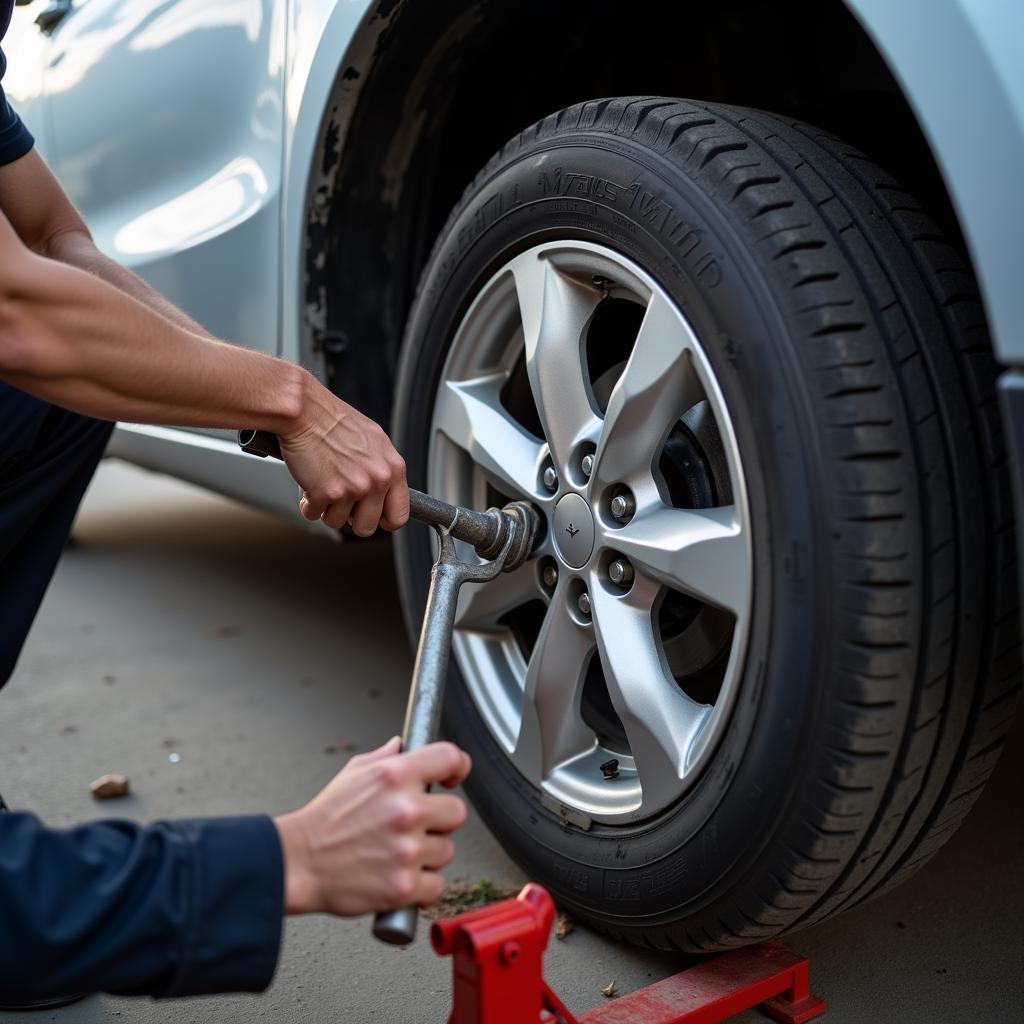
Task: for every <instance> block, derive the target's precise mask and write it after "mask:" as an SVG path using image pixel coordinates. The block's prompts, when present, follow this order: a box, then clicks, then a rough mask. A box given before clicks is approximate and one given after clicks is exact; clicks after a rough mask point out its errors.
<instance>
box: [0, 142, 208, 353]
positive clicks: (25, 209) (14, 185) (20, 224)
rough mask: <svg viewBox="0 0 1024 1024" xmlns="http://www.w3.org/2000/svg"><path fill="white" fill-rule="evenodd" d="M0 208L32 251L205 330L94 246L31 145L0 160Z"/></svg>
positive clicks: (194, 328)
mask: <svg viewBox="0 0 1024 1024" xmlns="http://www.w3.org/2000/svg"><path fill="white" fill-rule="evenodd" d="M0 211H3V213H4V214H5V215H6V216H7V218H8V220H10V222H11V227H13V228H14V230H15V232H16V233H17V235H18V237H19V238H20V239H21V240H22V242H24V243H25V245H26V247H27V248H29V249H30V250H31V251H32V252H34V253H36V254H37V255H39V256H46V257H48V258H49V259H52V260H58V261H59V262H61V263H67V264H69V265H70V266H73V267H78V268H79V269H80V270H86V271H88V272H89V273H90V274H95V275H96V276H97V277H101V278H103V280H104V281H106V282H107V283H108V284H112V285H113V286H114V287H115V288H117V289H118V290H120V291H122V292H124V293H125V294H127V295H131V296H132V297H133V298H136V299H138V300H139V301H140V302H142V303H144V304H145V305H147V306H149V308H150V309H152V310H155V311H156V312H157V313H159V314H160V315H161V316H165V317H167V319H168V320H170V321H171V322H172V323H175V324H177V325H178V326H179V327H184V328H185V330H186V331H191V332H192V333H193V334H199V335H202V336H203V337H209V336H210V335H209V332H208V331H207V330H206V329H205V328H204V327H202V326H200V325H199V324H197V323H196V322H195V320H193V319H192V318H191V317H189V316H187V315H186V314H185V313H183V312H182V311H181V310H180V309H178V307H177V306H175V305H174V303H172V302H169V301H168V300H167V299H165V298H164V297H163V296H162V295H161V294H160V293H159V292H157V291H155V290H154V289H153V288H151V287H150V286H149V285H148V284H146V282H145V281H143V280H142V278H141V277H139V276H138V275H137V274H133V273H132V272H131V271H130V270H129V269H128V268H127V267H123V266H121V264H120V263H118V262H117V260H112V259H111V258H110V257H109V256H106V255H104V254H103V253H102V252H100V250H99V249H97V248H96V244H95V242H93V240H92V233H91V232H90V231H89V228H88V227H87V226H86V223H85V221H84V220H83V219H82V215H81V214H80V213H79V212H78V210H76V209H75V206H74V203H72V202H71V200H70V199H69V198H68V195H67V193H66V192H65V191H64V189H63V188H61V186H60V183H59V182H58V181H57V179H56V178H55V177H54V176H53V172H52V171H51V170H50V168H49V167H47V166H46V162H45V161H44V160H43V158H42V157H41V156H40V155H39V154H38V153H37V152H36V150H35V149H30V150H29V151H28V152H27V153H26V154H25V155H24V156H23V157H21V158H20V159H18V160H15V161H14V162H13V163H9V164H4V165H3V166H0Z"/></svg>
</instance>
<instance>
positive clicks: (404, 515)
mask: <svg viewBox="0 0 1024 1024" xmlns="http://www.w3.org/2000/svg"><path fill="white" fill-rule="evenodd" d="M408 521H409V485H408V483H407V482H406V479H405V463H404V462H403V463H402V470H401V476H400V477H399V478H398V481H397V483H396V484H395V485H394V486H393V487H392V488H391V490H390V491H388V493H387V497H386V498H385V499H384V514H383V515H382V516H381V520H380V525H381V526H383V527H384V529H385V530H398V529H401V527H403V526H405V524H406V523H407V522H408Z"/></svg>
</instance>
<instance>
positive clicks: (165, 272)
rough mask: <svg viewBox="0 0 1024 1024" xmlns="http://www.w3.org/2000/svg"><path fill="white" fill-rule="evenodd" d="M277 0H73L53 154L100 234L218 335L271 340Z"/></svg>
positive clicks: (56, 71)
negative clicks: (74, 0) (76, 0)
mask: <svg viewBox="0 0 1024 1024" xmlns="http://www.w3.org/2000/svg"><path fill="white" fill-rule="evenodd" d="M284 8H285V4H284V3H283V2H281V3H274V2H272V0H78V2H77V3H75V4H73V5H72V8H71V11H70V13H69V14H68V15H67V16H66V17H64V18H63V20H62V21H61V22H60V24H59V25H57V27H56V28H55V29H54V31H53V37H52V43H51V46H52V50H51V55H50V60H49V63H48V66H47V68H46V71H45V74H44V90H45V92H46V94H47V98H48V102H49V113H50V118H51V125H52V133H53V146H52V153H51V158H52V160H53V163H54V166H55V170H56V171H57V173H58V175H59V177H60V179H61V181H62V182H63V184H64V186H65V188H66V189H67V190H68V192H69V193H70V195H71V197H72V198H73V199H74V201H75V202H76V203H77V204H78V206H79V208H80V209H81V210H82V212H83V214H84V215H85V217H86V220H87V221H88V223H89V226H90V228H91V229H92V231H93V233H94V235H95V237H96V240H97V243H98V244H99V246H100V247H101V248H102V249H103V250H104V251H105V252H107V253H109V254H110V255H111V256H113V257H115V258H116V259H118V260H120V261H121V262H123V263H125V264H126V265H127V266H129V267H131V268H132V269H134V270H135V271H137V272H138V273H139V274H141V275H142V276H143V277H145V278H146V279H147V280H148V281H149V282H150V283H151V284H153V285H154V286H155V287H156V288H158V289H159V290H160V291H161V292H163V293H164V294H165V295H167V296H168V297H169V298H170V299H172V300H173V301H174V302H176V303H178V304H179V305H180V306H181V307H182V308H183V309H185V310H186V311H187V312H188V313H189V314H190V315H192V316H193V317H195V318H196V319H197V320H198V321H199V322H200V323H202V324H203V325H204V326H205V327H207V328H208V329H209V330H211V331H212V332H213V333H215V334H216V335H218V336H220V337H223V338H227V339H229V340H232V341H235V342H238V343H240V344H243V345H246V346H248V347H251V348H257V349H262V350H264V351H267V352H276V351H277V348H278V334H279V330H278V322H279V308H278V293H279V288H278V252H279V203H280V181H281V138H282V118H283V106H282V81H283V64H284V50H285V14H286V11H285V10H284Z"/></svg>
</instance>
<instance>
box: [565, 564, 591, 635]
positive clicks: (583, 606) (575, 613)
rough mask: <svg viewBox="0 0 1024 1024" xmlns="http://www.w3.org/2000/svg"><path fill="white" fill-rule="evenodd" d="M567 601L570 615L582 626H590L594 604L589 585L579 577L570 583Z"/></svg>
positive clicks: (566, 595) (566, 596)
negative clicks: (588, 588)
mask: <svg viewBox="0 0 1024 1024" xmlns="http://www.w3.org/2000/svg"><path fill="white" fill-rule="evenodd" d="M565 600H566V603H567V605H568V608H569V614H570V615H571V616H572V617H573V618H574V619H575V620H576V621H577V622H578V623H579V624H580V625H581V626H589V625H590V623H591V621H592V618H591V616H592V615H593V602H592V601H591V599H590V593H589V592H588V590H587V585H586V584H585V583H584V582H583V580H581V579H580V578H579V577H578V576H576V577H573V579H571V580H570V581H569V585H568V587H566V589H565Z"/></svg>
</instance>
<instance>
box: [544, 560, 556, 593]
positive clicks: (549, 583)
mask: <svg viewBox="0 0 1024 1024" xmlns="http://www.w3.org/2000/svg"><path fill="white" fill-rule="evenodd" d="M557 583H558V565H557V563H556V562H555V560H554V559H553V558H545V559H543V561H542V562H541V564H540V585H541V586H542V587H543V588H544V590H545V591H547V593H549V594H550V593H551V591H553V590H554V589H555V585H556V584H557Z"/></svg>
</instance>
